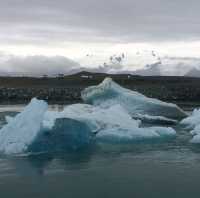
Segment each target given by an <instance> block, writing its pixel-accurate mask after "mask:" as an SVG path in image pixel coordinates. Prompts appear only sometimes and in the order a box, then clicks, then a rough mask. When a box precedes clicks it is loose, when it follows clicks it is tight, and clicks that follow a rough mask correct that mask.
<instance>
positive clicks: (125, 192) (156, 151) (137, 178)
mask: <svg viewBox="0 0 200 198" xmlns="http://www.w3.org/2000/svg"><path fill="white" fill-rule="evenodd" d="M2 108H5V107H0V109H1V110H0V112H1V114H0V118H1V119H0V120H1V122H4V119H3V117H4V116H5V114H8V113H5V112H4V111H5V109H4V110H2ZM6 108H7V109H6V111H12V108H13V106H12V107H9V106H7V107H6ZM16 108H17V106H15V110H16ZM54 108H56V107H54ZM59 108H61V107H59ZM9 114H10V113H9ZM175 128H176V130H177V133H178V135H177V137H176V138H175V139H172V140H168V141H166V142H160V143H158V142H157V143H151V144H150V143H139V144H115V145H114V144H113V145H112V144H103V143H101V144H100V143H96V144H94V145H91V146H90V147H89V148H87V149H85V150H82V151H79V152H74V153H68V152H63V153H42V154H37V155H36V154H35V155H29V156H28V155H27V156H15V157H5V156H1V157H0V197H2V198H13V197H19V198H22V197H26V198H46V197H47V198H51V197H52V198H55V197H56V198H57V197H58V198H63V197H66V198H79V197H81V198H82V197H85V198H90V197H91V198H106V197H108V198H112V197H113V198H118V197H119V198H122V197H124V198H127V197H128V198H129V197H130V198H133V197H136V198H140V197H142V198H143V197H148V198H149V197H152V198H156V197H159V198H165V197H166V198H169V197H176V198H177V197H180V198H184V197H185V198H188V197H189V198H193V197H197V198H199V197H200V187H199V183H200V146H194V145H191V144H190V143H189V140H190V138H191V136H190V135H189V134H188V132H187V131H185V130H184V129H183V128H181V127H179V126H176V127H175Z"/></svg>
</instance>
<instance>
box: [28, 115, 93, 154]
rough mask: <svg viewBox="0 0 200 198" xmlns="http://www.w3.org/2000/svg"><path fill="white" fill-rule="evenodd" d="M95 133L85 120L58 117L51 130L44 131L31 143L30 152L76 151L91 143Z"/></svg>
mask: <svg viewBox="0 0 200 198" xmlns="http://www.w3.org/2000/svg"><path fill="white" fill-rule="evenodd" d="M93 137H94V134H93V133H92V132H91V130H90V128H89V127H88V125H87V124H86V123H84V122H81V121H77V120H75V119H70V118H58V119H56V121H55V125H54V126H53V128H52V130H50V131H42V133H39V136H38V137H37V138H36V139H35V140H34V141H33V142H32V143H31V145H29V147H28V150H29V151H30V152H41V151H42V152H44V151H45V152H49V151H60V150H67V151H76V150H79V149H81V148H84V147H86V146H88V145H90V144H91V143H92V141H93Z"/></svg>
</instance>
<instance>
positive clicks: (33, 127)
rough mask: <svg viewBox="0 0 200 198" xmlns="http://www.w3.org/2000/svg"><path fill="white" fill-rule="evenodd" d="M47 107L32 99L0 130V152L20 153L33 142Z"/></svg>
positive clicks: (45, 104)
mask: <svg viewBox="0 0 200 198" xmlns="http://www.w3.org/2000/svg"><path fill="white" fill-rule="evenodd" d="M47 108H48V105H47V103H46V102H44V101H42V100H37V99H36V98H34V99H32V100H31V102H30V103H29V104H28V105H27V106H26V108H25V109H24V110H23V111H22V112H21V113H19V114H17V115H16V116H15V117H14V118H9V119H8V118H7V121H8V124H6V125H4V126H3V128H2V129H1V130H0V152H2V153H5V154H17V153H22V152H24V151H26V150H27V149H28V146H29V145H30V144H31V143H32V142H33V141H34V139H35V138H36V136H37V135H38V133H39V132H40V130H41V126H42V121H43V117H44V113H45V112H46V111H47Z"/></svg>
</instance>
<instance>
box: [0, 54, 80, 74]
mask: <svg viewBox="0 0 200 198" xmlns="http://www.w3.org/2000/svg"><path fill="white" fill-rule="evenodd" d="M79 68H80V65H79V63H76V62H74V61H73V60H71V59H68V58H66V57H62V56H54V57H46V56H26V57H19V56H12V55H8V56H6V55H5V54H4V55H3V54H2V55H0V75H1V76H2V75H6V76H7V75H11V76H13V75H14V76H22V75H23V76H41V75H50V76H55V75H57V74H60V73H63V74H68V73H70V72H73V71H75V70H78V69H79Z"/></svg>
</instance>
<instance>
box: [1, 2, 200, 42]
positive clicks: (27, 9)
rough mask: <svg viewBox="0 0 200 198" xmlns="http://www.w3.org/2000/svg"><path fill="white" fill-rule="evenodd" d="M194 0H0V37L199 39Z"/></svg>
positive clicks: (47, 39) (13, 39)
mask: <svg viewBox="0 0 200 198" xmlns="http://www.w3.org/2000/svg"><path fill="white" fill-rule="evenodd" d="M199 7H200V1H199V0H191V1H188V0H173V1H166V0H151V1H147V0H140V1H138V0H117V1H116V0H101V1H99V0H84V1H80V0H67V1H66V0H57V1H53V0H42V1H41V0H29V1H24V0H6V1H3V0H1V1H0V18H1V22H0V41H1V43H5V42H7V43H16V44H22V43H25V44H26V43H31V44H32V45H34V44H40V43H42V44H45V43H46V44H51V43H59V44H62V43H63V42H64V41H84V42H138V41H142V42H143V41H168V40H172V41H177V40H184V41H185V40H194V39H200V38H199V37H200V36H199V35H200V26H199V17H200V12H199Z"/></svg>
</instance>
